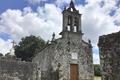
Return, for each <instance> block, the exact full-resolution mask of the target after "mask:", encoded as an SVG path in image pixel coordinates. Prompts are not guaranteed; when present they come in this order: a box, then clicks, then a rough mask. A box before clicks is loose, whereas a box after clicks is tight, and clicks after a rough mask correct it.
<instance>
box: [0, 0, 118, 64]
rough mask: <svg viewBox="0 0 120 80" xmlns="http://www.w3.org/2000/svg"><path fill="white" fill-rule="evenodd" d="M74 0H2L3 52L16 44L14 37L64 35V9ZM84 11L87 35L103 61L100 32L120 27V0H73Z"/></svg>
mask: <svg viewBox="0 0 120 80" xmlns="http://www.w3.org/2000/svg"><path fill="white" fill-rule="evenodd" d="M70 1H71V0H0V53H3V54H6V53H7V52H9V51H10V49H11V48H12V43H11V42H12V40H15V41H16V43H19V41H20V40H21V38H22V37H25V36H29V35H31V34H32V35H36V36H40V37H41V38H43V39H44V40H46V41H47V40H51V38H52V33H53V32H55V34H56V38H58V37H60V36H59V33H60V32H61V30H62V10H63V9H64V7H65V6H68V5H69V3H70ZM73 1H74V3H75V6H76V9H77V10H79V12H80V13H81V14H82V32H83V33H84V36H83V39H84V40H86V41H87V40H88V39H90V40H91V42H92V46H93V58H94V59H93V61H94V63H95V64H98V63H99V61H100V60H99V50H98V46H97V44H98V39H99V36H102V35H106V34H110V33H113V32H118V31H120V15H119V13H120V0H73Z"/></svg>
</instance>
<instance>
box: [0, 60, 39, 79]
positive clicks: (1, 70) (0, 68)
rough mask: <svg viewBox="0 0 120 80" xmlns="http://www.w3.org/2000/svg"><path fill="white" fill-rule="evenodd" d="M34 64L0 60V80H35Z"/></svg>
mask: <svg viewBox="0 0 120 80" xmlns="http://www.w3.org/2000/svg"><path fill="white" fill-rule="evenodd" d="M36 74H37V73H36V64H35V63H31V62H23V61H17V60H12V59H7V58H4V59H0V80H36V77H37V76H36Z"/></svg>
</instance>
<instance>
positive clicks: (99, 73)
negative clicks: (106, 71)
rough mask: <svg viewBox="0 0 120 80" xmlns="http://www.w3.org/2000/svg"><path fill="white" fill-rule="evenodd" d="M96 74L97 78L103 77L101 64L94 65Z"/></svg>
mask: <svg viewBox="0 0 120 80" xmlns="http://www.w3.org/2000/svg"><path fill="white" fill-rule="evenodd" d="M94 74H95V76H101V68H100V65H99V64H95V65H94Z"/></svg>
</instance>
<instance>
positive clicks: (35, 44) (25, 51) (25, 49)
mask: <svg viewBox="0 0 120 80" xmlns="http://www.w3.org/2000/svg"><path fill="white" fill-rule="evenodd" d="M44 46H45V41H44V40H43V39H41V38H39V37H36V36H33V35H31V36H27V37H25V38H22V39H21V41H20V42H19V44H18V45H16V46H15V55H16V56H17V58H21V59H22V60H24V61H32V58H33V57H34V56H35V55H36V54H37V53H38V50H41V49H42V48H43V47H44Z"/></svg>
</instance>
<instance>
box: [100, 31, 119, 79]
mask: <svg viewBox="0 0 120 80" xmlns="http://www.w3.org/2000/svg"><path fill="white" fill-rule="evenodd" d="M98 46H99V53H100V63H101V69H102V80H120V31H119V32H117V33H112V34H108V35H103V36H100V37H99V43H98Z"/></svg>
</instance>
